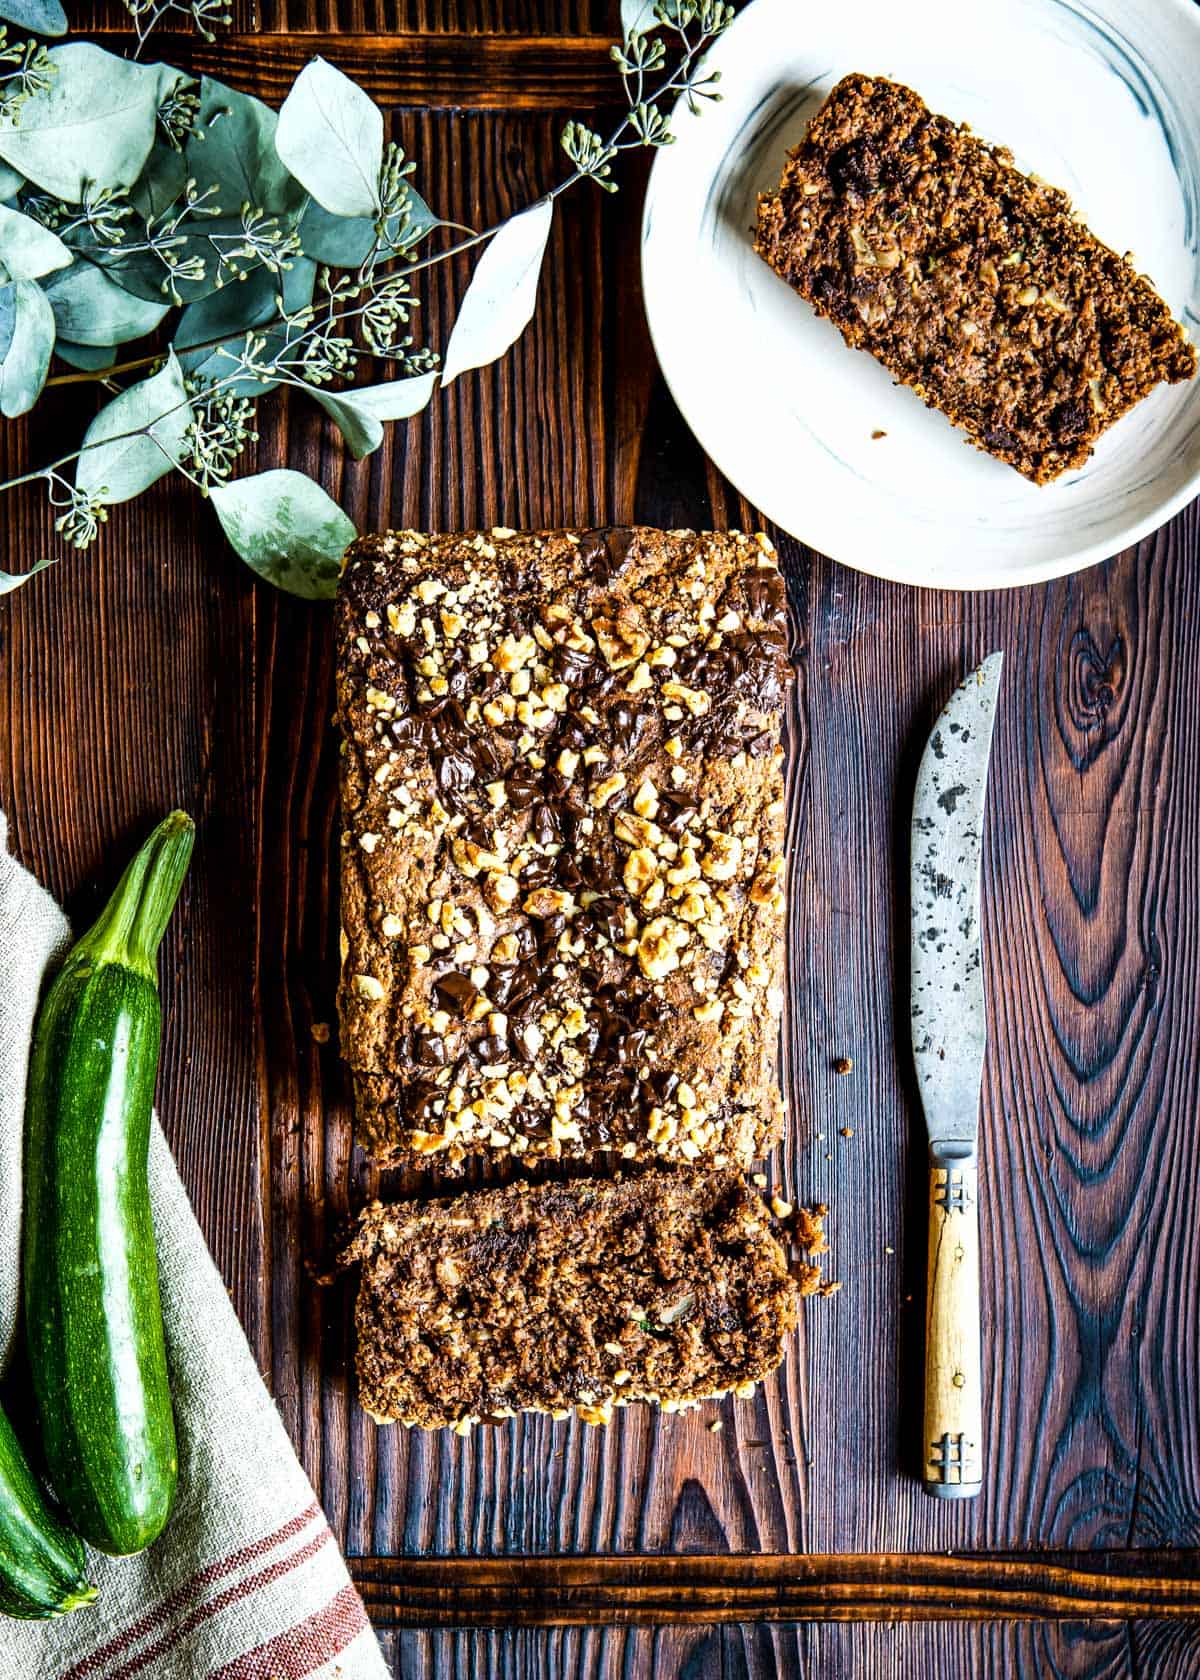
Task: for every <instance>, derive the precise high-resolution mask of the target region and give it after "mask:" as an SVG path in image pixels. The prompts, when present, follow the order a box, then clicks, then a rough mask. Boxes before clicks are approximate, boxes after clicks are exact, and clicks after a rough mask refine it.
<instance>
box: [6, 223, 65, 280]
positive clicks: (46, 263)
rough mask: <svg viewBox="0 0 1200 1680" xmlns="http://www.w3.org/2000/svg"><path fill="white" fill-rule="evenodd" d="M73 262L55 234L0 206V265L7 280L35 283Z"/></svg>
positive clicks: (39, 224)
mask: <svg viewBox="0 0 1200 1680" xmlns="http://www.w3.org/2000/svg"><path fill="white" fill-rule="evenodd" d="M73 260H74V259H73V257H72V255H71V252H70V251H69V250H68V249H67V247H66V246H65V245H64V244H63V242H62V240H61V239H60V238H59V237H58V235H57V234H56V233H52V232H51V231H50V229H49V228H48V227H43V226H42V224H41V222H35V221H34V219H33V217H32V216H24V215H22V214H21V212H20V211H19V210H6V209H5V208H4V206H3V205H0V264H2V265H3V267H4V268H6V269H7V270H8V278H9V279H10V280H39V279H40V278H41V277H42V275H43V274H49V273H51V272H52V270H54V269H56V268H65V267H66V266H67V264H68V263H69V262H72V261H73Z"/></svg>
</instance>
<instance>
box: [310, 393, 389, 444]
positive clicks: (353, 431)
mask: <svg viewBox="0 0 1200 1680" xmlns="http://www.w3.org/2000/svg"><path fill="white" fill-rule="evenodd" d="M308 391H309V395H310V396H313V397H315V398H316V399H317V401H318V402H319V403H320V405H321V407H322V408H323V409H324V410H325V412H326V414H328V416H329V418H330V419H331V420H332V421H333V423H334V425H335V426H336V427H337V429H338V431H339V432H341V434H342V436H343V437H344V438H345V440H346V447H347V449H349V451H350V453H351V455H353V457H354V459H355V460H356V461H361V460H362V458H363V456H364V455H370V454H372V453H373V451H374V450H376V449H378V448H379V445H380V444H381V443H382V442H383V426H382V424H381V422H380V421H378V420H377V419H376V418H375V416H374V415H373V414H370V413H368V412H367V410H366V409H365V408H359V406H358V404H357V403H356V402H355V401H354V392H353V391H322V390H319V389H318V388H317V387H316V386H315V385H310V386H309V387H308Z"/></svg>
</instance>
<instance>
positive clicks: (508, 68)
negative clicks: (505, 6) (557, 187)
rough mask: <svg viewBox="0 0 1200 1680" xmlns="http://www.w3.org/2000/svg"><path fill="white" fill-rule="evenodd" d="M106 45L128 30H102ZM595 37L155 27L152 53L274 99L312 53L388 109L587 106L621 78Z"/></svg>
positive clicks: (616, 96)
mask: <svg viewBox="0 0 1200 1680" xmlns="http://www.w3.org/2000/svg"><path fill="white" fill-rule="evenodd" d="M105 44H106V45H107V46H108V47H109V49H110V50H112V51H124V50H126V48H128V47H129V45H130V41H129V38H128V37H126V36H125V35H123V34H122V35H119V36H116V37H109V38H106V43H105ZM610 46H611V41H610V40H609V39H608V38H606V37H605V36H601V35H580V36H570V35H553V34H541V35H477V34H466V33H461V32H456V33H453V34H429V35H423V34H414V33H404V34H401V33H391V32H389V33H386V34H375V33H354V34H340V33H332V34H331V33H329V32H327V31H325V30H320V31H317V32H310V33H308V34H299V33H292V34H288V35H281V34H272V33H267V34H261V33H256V32H253V31H252V32H247V33H237V34H232V33H226V34H221V35H218V36H217V38H216V39H215V40H213V41H205V40H203V39H202V38H201V37H200V36H198V35H183V34H169V33H162V34H159V33H156V34H155V36H154V38H153V51H154V56H155V57H156V58H161V59H162V60H163V61H164V62H165V63H167V64H174V65H176V66H177V67H178V68H179V69H181V70H186V71H188V72H189V73H190V74H191V75H194V76H216V77H217V78H218V79H219V80H220V81H223V82H226V83H228V85H229V86H230V87H233V88H236V89H238V91H239V92H242V93H253V94H256V95H257V96H258V98H260V99H265V100H267V101H268V103H269V104H272V105H279V104H280V103H282V101H283V99H284V97H285V96H286V94H287V92H288V89H289V88H290V87H291V85H292V83H293V82H294V81H295V79H296V77H297V76H298V75H299V74H300V71H301V70H303V68H304V66H305V65H306V64H307V63H308V62H309V60H310V59H311V58H313V57H314V55H316V54H318V53H319V54H320V55H321V56H322V57H324V58H327V59H328V60H329V61H330V63H332V64H336V65H337V67H338V69H339V70H344V71H345V72H346V74H347V75H348V76H352V77H353V78H354V80H355V81H356V82H358V83H359V85H360V86H361V87H363V88H365V89H366V91H367V92H368V93H369V94H370V95H371V98H372V99H374V100H375V101H376V102H377V103H378V104H380V105H382V106H384V107H385V108H387V109H393V108H396V107H401V106H419V107H424V108H428V109H445V110H464V111H469V110H476V111H517V110H529V111H539V110H541V111H546V110H550V111H565V112H567V113H568V114H570V113H573V112H579V111H592V110H595V109H596V108H597V107H605V106H614V105H616V106H620V105H621V103H622V94H621V84H620V78H619V77H618V75H617V72H616V69H615V67H614V65H613V62H612V59H611V58H610V57H609V47H610Z"/></svg>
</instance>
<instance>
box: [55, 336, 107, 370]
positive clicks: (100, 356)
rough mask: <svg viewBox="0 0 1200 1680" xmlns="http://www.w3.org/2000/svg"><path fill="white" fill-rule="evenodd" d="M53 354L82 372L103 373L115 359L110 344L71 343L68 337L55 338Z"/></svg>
mask: <svg viewBox="0 0 1200 1680" xmlns="http://www.w3.org/2000/svg"><path fill="white" fill-rule="evenodd" d="M54 354H55V355H56V356H57V357H58V358H59V360H60V361H63V362H66V363H67V365H68V367H73V368H79V369H80V370H81V371H82V372H84V373H103V371H104V370H105V368H110V367H112V365H113V363H114V362H115V361H116V359H117V352H116V347H115V346H114V345H112V344H72V343H71V341H70V339H69V338H56V339H55V341H54Z"/></svg>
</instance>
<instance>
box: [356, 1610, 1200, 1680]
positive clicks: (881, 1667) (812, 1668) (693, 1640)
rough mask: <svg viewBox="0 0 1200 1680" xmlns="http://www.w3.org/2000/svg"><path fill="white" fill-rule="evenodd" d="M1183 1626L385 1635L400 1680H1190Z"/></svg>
mask: <svg viewBox="0 0 1200 1680" xmlns="http://www.w3.org/2000/svg"><path fill="white" fill-rule="evenodd" d="M1198 1646H1200V1634H1198V1633H1197V1630H1196V1628H1195V1625H1194V1624H1189V1623H1187V1622H1170V1623H1164V1622H1129V1623H1122V1622H1041V1623H1021V1622H993V1623H990V1624H989V1623H971V1622H944V1623H940V1624H939V1623H936V1622H907V1623H906V1622H892V1623H885V1624H882V1625H880V1624H874V1625H873V1624H871V1623H867V1622H857V1623H854V1622H851V1623H829V1622H826V1623H809V1624H806V1625H801V1626H769V1625H765V1624H761V1623H760V1624H754V1623H750V1624H745V1623H743V1624H740V1625H738V1624H733V1625H725V1626H719V1627H712V1628H704V1627H695V1628H513V1629H508V1630H505V1631H504V1632H501V1633H493V1632H490V1631H487V1630H483V1629H458V1630H453V1631H451V1630H433V1631H423V1632H416V1631H413V1632H396V1633H390V1632H387V1633H385V1634H384V1635H383V1648H384V1651H385V1654H386V1655H387V1657H388V1659H389V1661H390V1663H391V1667H392V1673H393V1674H394V1675H395V1676H396V1680H546V1677H548V1676H553V1680H612V1677H614V1676H616V1675H621V1676H624V1677H626V1680H640V1677H641V1676H650V1675H653V1676H661V1677H662V1680H669V1677H670V1680H673V1677H675V1676H680V1677H683V1676H686V1680H867V1677H870V1680H912V1676H913V1675H914V1674H935V1675H945V1676H951V1677H953V1680H958V1677H959V1676H967V1675H969V1676H970V1677H971V1680H1047V1677H1048V1676H1051V1675H1053V1676H1066V1675H1070V1676H1071V1680H1125V1677H1126V1676H1129V1675H1134V1674H1152V1675H1153V1676H1154V1680H1193V1677H1194V1675H1195V1673H1196V1662H1197V1648H1198Z"/></svg>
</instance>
